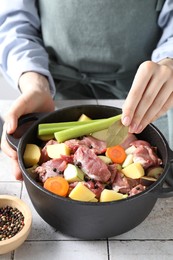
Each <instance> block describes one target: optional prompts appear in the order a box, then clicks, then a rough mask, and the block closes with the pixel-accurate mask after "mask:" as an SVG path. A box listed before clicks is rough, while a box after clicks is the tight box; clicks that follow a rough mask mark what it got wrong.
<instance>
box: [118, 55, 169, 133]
mask: <svg viewBox="0 0 173 260" xmlns="http://www.w3.org/2000/svg"><path fill="white" fill-rule="evenodd" d="M171 107H173V60H172V59H169V58H167V59H164V60H162V61H160V62H158V63H155V62H152V61H146V62H144V63H142V64H141V65H140V67H139V69H138V71H137V73H136V76H135V78H134V81H133V84H132V87H131V89H130V92H129V94H128V96H127V98H126V100H125V103H124V105H123V114H122V123H123V124H124V125H126V126H129V131H130V132H131V133H140V132H141V131H142V130H143V129H144V128H145V127H146V126H147V125H148V124H149V123H151V122H153V121H154V120H156V119H157V118H159V117H160V116H162V115H163V114H165V113H166V112H167V111H168V110H169V109H170V108H171Z"/></svg>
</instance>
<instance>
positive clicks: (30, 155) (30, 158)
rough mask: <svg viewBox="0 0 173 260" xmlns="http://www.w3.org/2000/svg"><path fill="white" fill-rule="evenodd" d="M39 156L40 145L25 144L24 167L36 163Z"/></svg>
mask: <svg viewBox="0 0 173 260" xmlns="http://www.w3.org/2000/svg"><path fill="white" fill-rule="evenodd" d="M40 157H41V151H40V147H39V146H37V145H36V144H27V145H26V148H25V151H24V155H23V160H24V164H25V166H26V167H32V166H33V165H35V164H37V163H38V162H39V160H40Z"/></svg>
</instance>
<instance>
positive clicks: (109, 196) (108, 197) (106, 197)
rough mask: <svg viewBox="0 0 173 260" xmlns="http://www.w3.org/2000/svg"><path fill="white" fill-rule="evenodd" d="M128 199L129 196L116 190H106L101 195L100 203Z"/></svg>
mask: <svg viewBox="0 0 173 260" xmlns="http://www.w3.org/2000/svg"><path fill="white" fill-rule="evenodd" d="M127 197H128V195H127V194H122V193H119V192H116V191H115V190H107V189H104V190H103V191H102V192H101V195H100V202H107V201H114V200H121V199H125V198H127Z"/></svg>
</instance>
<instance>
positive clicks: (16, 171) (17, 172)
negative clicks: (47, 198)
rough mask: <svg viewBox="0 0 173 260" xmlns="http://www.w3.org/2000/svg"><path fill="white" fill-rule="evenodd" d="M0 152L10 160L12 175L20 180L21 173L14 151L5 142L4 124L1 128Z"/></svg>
mask: <svg viewBox="0 0 173 260" xmlns="http://www.w3.org/2000/svg"><path fill="white" fill-rule="evenodd" d="M1 149H2V151H3V152H4V153H5V154H6V155H7V156H9V157H10V158H11V166H12V173H13V174H14V176H15V178H16V179H17V180H22V172H21V170H20V167H19V164H18V157H17V152H16V151H14V150H13V149H12V148H11V147H10V145H9V144H8V142H7V141H6V124H4V126H3V133H2V138H1Z"/></svg>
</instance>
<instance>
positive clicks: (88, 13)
mask: <svg viewBox="0 0 173 260" xmlns="http://www.w3.org/2000/svg"><path fill="white" fill-rule="evenodd" d="M37 2H38V1H37V0H30V1H28V0H13V1H10V0H1V1H0V10H1V15H0V69H1V70H2V72H3V74H4V76H5V77H6V78H7V79H8V80H9V82H10V83H11V84H12V85H13V86H14V87H16V88H17V87H18V80H19V77H20V76H21V74H22V73H23V72H26V71H36V72H39V73H41V74H43V75H45V76H47V77H48V79H49V82H50V88H51V92H52V95H54V93H55V84H54V80H53V77H52V74H51V73H50V70H49V57H50V56H51V61H52V62H51V71H52V72H53V71H54V70H56V68H55V66H54V65H55V64H56V66H57V63H56V62H53V61H57V60H58V62H59V64H61V66H62V65H65V66H66V67H68V68H69V67H70V69H71V68H72V69H73V70H74V68H75V69H77V70H76V71H73V73H74V74H75V75H76V72H77V75H78V76H79V77H80V79H81V77H82V86H83V91H84V92H86V95H88V94H90V93H91V89H88V88H86V87H85V85H84V84H83V83H84V82H85V83H86V82H88V78H86V74H85V73H84V72H91V73H94V74H95V73H96V74H97V73H99V71H101V73H103V76H104V75H105V74H104V73H107V72H110V73H108V74H111V77H112V75H114V73H115V72H116V77H117V74H118V75H119V76H120V75H122V74H123V73H124V72H125V71H126V70H127V71H128V72H129V73H131V67H129V65H130V62H128V64H127V66H126V68H125V67H124V65H122V64H124V63H123V62H124V59H127V58H126V57H127V54H128V55H130V59H132V64H133V65H134V60H135V59H136V58H137V65H136V68H137V66H138V64H139V63H140V61H142V60H144V59H145V55H147V56H146V57H148V58H149V59H150V58H151V59H152V60H153V61H156V62H157V61H159V60H161V59H163V58H165V57H171V58H173V30H172V28H173V0H166V1H165V3H164V5H163V2H164V1H162V0H157V1H156V0H151V1H148V0H146V1H143V0H136V1H133V0H128V1H124V0H121V1H118V0H115V1H111V0H104V1H102V0H97V1H96V0H93V1H90V0H86V1H84V0H68V1H66V0H63V1H60V0H59V1H58V0H57V1H54V0H51V1H44V0H40V3H41V5H42V8H41V14H42V15H43V14H44V15H46V13H45V12H44V10H45V9H44V6H45V8H47V10H49V9H50V10H52V11H53V13H54V14H55V16H53V13H52V15H49V16H48V18H47V19H48V20H47V21H46V23H48V24H49V21H50V25H51V24H52V26H53V27H56V28H57V29H58V28H59V29H60V30H59V32H58V31H57V30H56V34H55V31H54V30H53V27H50V33H51V34H52V36H53V35H54V36H55V35H57V38H56V41H58V43H57V45H58V48H59V46H61V47H62V48H61V50H60V53H58V55H55V56H54V57H56V59H55V60H54V59H52V54H53V53H54V50H53V48H52V46H51V45H50V46H48V45H46V48H47V50H48V52H49V55H48V53H47V52H46V50H45V48H44V42H43V40H42V36H41V33H40V28H41V21H40V16H39V13H38V10H37ZM118 4H120V6H119V7H118ZM126 4H128V6H127V8H124V9H123V8H122V7H123V6H121V5H124V6H125V7H126ZM136 4H138V7H140V6H141V10H140V11H139V15H138V18H137V17H136V15H135V16H134V14H138V12H137V9H136V8H137V7H136ZM41 5H40V7H41ZM55 5H58V6H56V8H57V9H56V10H55V9H54V7H55ZM116 5H117V7H116ZM53 6H54V7H53ZM162 6H163V8H162ZM115 7H116V8H118V9H117V10H119V11H120V12H119V13H118V12H117V14H116V13H115V10H114V9H113V8H115ZM143 8H144V9H143ZM91 9H93V11H92V10H91ZM150 9H152V10H150ZM161 9H162V10H161ZM160 10H161V12H160ZM152 12H153V14H154V16H153V20H152V23H151V25H152V26H150V28H151V30H152V32H153V30H155V29H154V26H155V25H154V24H155V23H156V18H157V17H159V19H158V26H159V27H160V28H161V30H162V31H163V33H162V35H161V38H160V40H159V41H158V44H157V46H156V45H155V44H156V42H155V40H156V39H155V37H156V38H157V35H158V37H160V34H159V30H158V28H156V30H158V31H157V32H155V33H154V35H152V33H149V31H147V27H145V24H141V23H140V18H142V19H143V18H145V21H144V22H146V24H149V23H148V19H150V18H151V13H152ZM47 14H48V13H47ZM94 14H95V17H94V16H93V15H94ZM115 14H116V15H117V16H116V17H117V18H119V19H117V18H116V17H115ZM114 17H115V20H112V19H113V18H114ZM132 17H133V18H134V20H133V22H134V24H135V23H136V24H138V23H139V25H141V29H139V31H136V32H135V29H134V28H133V31H132V32H133V33H132V34H130V33H129V32H130V31H128V30H126V31H127V34H124V35H123V34H122V33H121V32H123V30H124V29H126V25H127V27H128V25H132V24H133V23H131V22H132V20H128V19H131V18H132ZM79 18H80V19H82V20H80V19H79ZM66 19H67V20H66ZM116 19H117V20H116ZM60 21H61V23H62V24H61V25H60V24H59V23H60ZM97 21H98V24H97ZM112 21H114V28H113V32H114V30H115V29H116V30H117V28H119V30H120V34H119V33H118V31H117V39H116V41H114V39H113V38H114V37H113V36H111V34H110V33H111V30H110V26H111V28H112ZM123 24H124V25H125V27H124V28H123ZM54 25H55V26H54ZM65 25H66V26H67V25H68V26H67V27H66V28H65ZM94 26H95V27H94ZM156 27H157V26H156ZM82 28H84V31H83V30H82ZM138 28H139V27H138ZM143 28H145V30H144V32H145V34H147V35H148V36H149V39H150V40H151V43H150V44H151V45H150V47H151V46H152V48H153V52H152V48H149V49H148V45H147V44H148V39H145V38H143V39H144V41H145V44H146V45H145V44H144V45H143V46H144V47H141V48H139V46H138V51H139V50H140V53H138V52H137V49H136V47H135V45H132V44H131V46H129V45H128V44H129V41H131V40H133V43H134V44H137V43H138V42H139V40H140V39H138V38H139V37H140V36H143ZM150 28H149V29H150ZM42 29H43V26H42ZM92 29H93V30H92ZM45 30H46V29H45ZM116 30H115V31H116ZM45 32H46V31H45ZM45 32H44V37H45V44H46V34H45ZM99 32H100V33H101V32H102V33H103V32H105V34H104V36H103V37H101V34H99ZM90 33H91V34H90ZM139 33H140V35H139ZM76 35H77V38H76ZM84 35H86V36H87V37H84ZM90 35H91V37H89V36H90ZM134 35H135V39H134V38H133V36H134ZM96 37H99V39H100V41H99V42H97V39H96ZM84 39H85V41H84ZM107 39H110V43H107V42H106V40H107ZM121 39H122V40H123V41H122V43H121V44H122V47H123V48H126V50H127V52H124V53H123V55H122V53H119V51H118V50H119V49H121V45H120V42H121ZM63 41H64V44H63ZM47 43H48V42H47ZM65 43H66V44H65ZM90 44H91V46H90ZM79 46H82V48H86V52H85V51H84V53H82V52H83V50H82V49H81V48H79ZM115 46H119V47H118V48H119V49H116V53H114V48H115ZM56 47H57V46H56ZM73 47H74V49H73ZM89 47H90V48H89ZM109 47H110V49H109ZM130 48H131V49H130ZM90 50H91V53H90ZM101 50H102V51H101ZM135 50H136V51H135ZM56 51H57V49H56ZM61 51H62V52H61ZM99 51H100V53H99ZM117 52H118V56H117ZM151 52H152V53H151ZM62 53H65V54H66V55H65V56H64V57H63V56H62ZM85 53H87V55H86V56H85V55H84V54H85ZM98 54H99V56H98ZM141 54H142V56H140V55H141ZM81 55H84V56H81ZM150 55H152V56H151V57H150ZM139 57H141V60H140V59H139ZM134 58H135V59H134ZM67 61H68V62H67ZM102 61H104V63H103V62H102ZM134 67H135V66H134ZM133 69H134V68H133ZM133 69H132V70H133ZM56 72H57V70H56ZM61 72H62V69H61ZM79 72H82V74H80V75H79ZM132 73H134V71H132ZM56 74H57V73H56ZM61 74H62V73H61ZM74 74H73V76H74ZM70 75H71V74H70ZM126 75H128V73H127V72H126ZM54 76H55V75H54ZM65 76H66V75H65ZM89 76H90V78H91V76H93V75H89ZM94 76H96V75H94ZM97 76H98V75H97ZM96 78H97V80H98V77H96ZM106 78H107V77H106ZM92 80H93V79H92ZM124 80H125V81H126V79H124ZM107 83H108V84H107V88H109V86H108V85H109V83H110V82H107ZM61 84H62V82H61V83H60V84H58V86H60V88H61ZM71 84H72V85H75V83H74V82H71V83H70V82H69V81H67V82H65V86H66V88H68V86H69V85H71ZM80 84H81V83H80ZM80 84H79V86H78V88H76V90H75V91H71V92H70V96H73V95H74V94H75V92H76V93H78V92H79V90H80V89H81V87H80ZM102 87H103V85H102V84H101V85H100V87H99V88H102ZM95 89H96V88H94V90H95ZM104 89H105V88H104ZM117 89H118V86H117ZM119 91H120V92H122V90H121V88H120V90H119ZM97 92H98V93H100V90H99V91H97ZM117 92H118V90H117ZM103 95H107V96H105V98H107V97H108V98H109V97H110V96H112V95H110V94H108V93H107V91H104V90H103ZM115 95H118V93H115Z"/></svg>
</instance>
